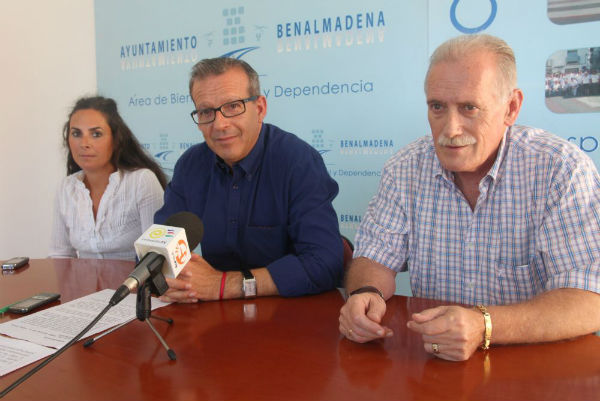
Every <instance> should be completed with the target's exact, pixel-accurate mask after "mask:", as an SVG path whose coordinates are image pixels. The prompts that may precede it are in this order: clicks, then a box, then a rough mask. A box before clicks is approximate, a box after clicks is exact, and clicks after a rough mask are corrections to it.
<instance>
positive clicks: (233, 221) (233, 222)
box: [229, 219, 237, 224]
mask: <svg viewBox="0 0 600 401" xmlns="http://www.w3.org/2000/svg"><path fill="white" fill-rule="evenodd" d="M229 222H230V223H231V224H237V220H236V219H231V220H229Z"/></svg>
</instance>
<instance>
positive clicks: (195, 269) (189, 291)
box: [160, 253, 223, 303]
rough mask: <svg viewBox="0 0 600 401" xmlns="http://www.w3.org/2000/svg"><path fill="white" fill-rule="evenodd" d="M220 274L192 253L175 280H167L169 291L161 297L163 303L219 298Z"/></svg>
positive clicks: (200, 257)
mask: <svg viewBox="0 0 600 401" xmlns="http://www.w3.org/2000/svg"><path fill="white" fill-rule="evenodd" d="M222 274H223V273H222V272H220V271H218V270H216V269H215V268H213V267H212V266H211V265H210V264H209V263H208V262H207V261H206V260H204V258H203V257H202V256H200V255H198V254H195V253H192V259H191V260H190V261H189V262H188V263H187V265H186V266H185V267H184V268H183V270H182V271H181V272H180V273H179V275H178V276H177V278H167V279H166V280H167V284H168V285H169V289H168V290H167V292H165V293H164V294H163V295H162V296H161V297H160V299H161V301H164V302H182V303H193V302H198V301H199V300H201V301H208V300H215V299H218V298H219V283H220V281H221V277H222Z"/></svg>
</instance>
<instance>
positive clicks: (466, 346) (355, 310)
mask: <svg viewBox="0 0 600 401" xmlns="http://www.w3.org/2000/svg"><path fill="white" fill-rule="evenodd" d="M385 310H386V304H385V301H384V300H383V299H381V297H380V296H378V295H377V294H372V293H363V294H357V295H353V296H351V297H350V298H348V300H347V301H346V303H345V304H344V306H343V307H342V309H341V310H340V318H339V323H340V324H339V330H340V333H342V334H343V335H344V336H346V338H348V339H349V340H352V341H355V342H358V343H365V342H368V341H372V340H375V339H378V338H385V337H391V336H392V335H393V332H392V330H391V329H390V328H388V327H385V326H383V325H381V320H382V319H383V316H384V315H385ZM406 326H407V327H408V328H409V329H410V330H413V331H415V332H417V333H419V334H421V336H422V338H423V347H424V348H425V351H427V352H429V353H432V354H435V355H436V356H437V357H439V358H443V359H447V360H452V361H463V360H467V359H469V357H470V356H471V355H472V354H473V353H474V352H475V350H476V349H477V347H478V346H479V345H480V344H481V342H482V339H483V332H484V329H485V328H484V324H483V318H482V316H481V313H480V312H478V311H475V310H473V309H467V308H463V307H460V306H439V307H436V308H432V309H425V310H423V311H421V312H419V313H413V315H412V320H410V321H409V322H408V323H407V324H406ZM433 344H436V348H437V352H435V350H434V346H433Z"/></svg>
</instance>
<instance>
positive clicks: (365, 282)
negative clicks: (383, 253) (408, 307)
mask: <svg viewBox="0 0 600 401" xmlns="http://www.w3.org/2000/svg"><path fill="white" fill-rule="evenodd" d="M364 286H373V287H375V288H377V289H378V290H379V291H381V292H382V293H383V296H384V298H385V299H388V298H390V297H391V296H392V295H394V292H395V291H396V272H394V271H393V270H391V269H390V268H388V267H386V266H384V265H382V264H380V263H377V262H375V261H373V260H371V259H367V258H363V257H359V258H356V259H354V260H352V263H351V264H350V268H349V270H348V272H347V273H346V280H345V287H346V292H347V293H348V294H349V293H351V292H352V291H354V290H356V289H357V288H360V287H364Z"/></svg>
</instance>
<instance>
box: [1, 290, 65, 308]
mask: <svg viewBox="0 0 600 401" xmlns="http://www.w3.org/2000/svg"><path fill="white" fill-rule="evenodd" d="M59 298H60V294H55V293H48V292H43V293H41V294H37V295H34V296H32V297H29V298H27V299H24V300H22V301H19V302H17V303H15V304H12V305H11V306H10V307H9V308H8V311H9V312H12V313H29V312H31V311H32V310H34V309H36V308H39V307H40V306H42V305H46V304H47V303H50V302H52V301H56V300H57V299H59Z"/></svg>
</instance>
